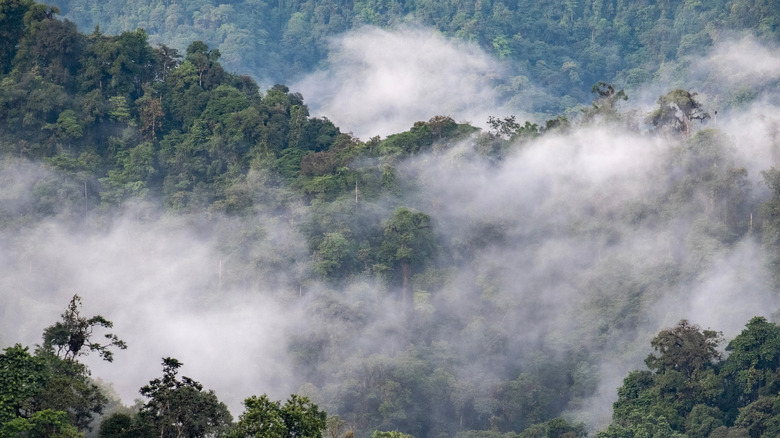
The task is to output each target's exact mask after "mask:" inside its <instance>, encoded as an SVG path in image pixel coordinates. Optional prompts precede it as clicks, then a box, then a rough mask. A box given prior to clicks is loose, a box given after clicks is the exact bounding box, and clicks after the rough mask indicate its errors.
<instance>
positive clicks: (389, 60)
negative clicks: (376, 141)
mask: <svg viewBox="0 0 780 438" xmlns="http://www.w3.org/2000/svg"><path fill="white" fill-rule="evenodd" d="M501 75H502V66H501V64H500V63H499V62H498V61H497V60H495V59H494V58H492V57H491V56H489V55H488V54H486V53H485V52H484V51H482V50H481V49H480V48H478V47H477V46H475V45H473V44H467V43H463V42H457V41H453V40H448V39H446V38H444V37H443V36H442V35H441V34H440V33H438V32H436V31H434V30H431V29H425V28H420V27H402V28H399V29H395V30H383V29H379V28H375V27H363V28H361V29H358V30H356V31H353V32H349V33H347V34H344V35H342V36H339V37H337V38H334V39H333V40H332V41H331V51H330V55H329V57H328V62H327V64H326V68H325V69H324V70H322V71H320V72H317V73H314V74H312V75H310V76H308V77H306V78H304V79H303V80H301V81H300V82H298V83H296V84H293V85H292V86H291V89H293V90H295V91H299V92H301V93H302V94H303V96H304V98H305V99H306V102H307V103H308V105H309V106H310V108H311V110H312V113H313V114H316V115H318V116H325V117H328V118H329V119H331V120H332V121H333V122H334V123H335V124H336V126H339V127H340V128H342V130H344V131H351V132H352V133H354V134H355V135H356V136H357V137H359V138H361V139H363V140H368V138H370V137H373V136H375V135H379V136H387V135H389V134H393V133H397V132H403V131H406V130H408V129H409V127H411V126H412V124H413V123H414V122H416V121H418V120H428V119H430V118H431V117H434V116H436V115H448V116H450V117H452V118H454V119H456V120H457V121H469V122H471V123H473V124H475V125H481V124H484V123H485V122H486V120H487V118H488V115H501V114H502V113H500V112H499V113H497V111H499V109H498V108H497V107H498V106H499V105H498V104H499V102H498V99H497V95H496V92H495V91H494V85H495V80H496V79H497V78H500V77H501Z"/></svg>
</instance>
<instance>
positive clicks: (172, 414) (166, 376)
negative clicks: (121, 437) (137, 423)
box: [139, 357, 233, 438]
mask: <svg viewBox="0 0 780 438" xmlns="http://www.w3.org/2000/svg"><path fill="white" fill-rule="evenodd" d="M162 365H163V377H162V378H157V379H154V380H151V381H150V382H149V384H148V385H145V386H144V387H142V388H141V391H140V392H141V395H143V396H145V397H148V398H149V401H147V402H146V404H145V405H144V406H143V407H142V408H141V411H140V413H139V418H140V420H141V422H142V424H143V425H144V427H145V428H146V429H147V430H149V431H151V434H152V436H155V437H159V438H168V437H177V438H179V437H184V438H199V437H203V436H211V435H213V434H219V433H222V432H224V431H226V430H227V428H228V427H229V426H230V423H231V422H232V421H233V418H232V416H231V415H230V411H228V408H227V406H225V404H224V403H222V402H220V401H219V400H218V399H217V396H216V394H214V391H203V385H201V384H200V383H199V382H196V381H195V380H193V379H191V378H189V377H186V376H184V377H182V379H181V380H179V379H178V378H177V377H176V375H177V374H178V371H179V368H180V367H181V366H182V363H181V362H179V361H178V360H176V359H173V358H170V357H166V358H164V359H163V362H162Z"/></svg>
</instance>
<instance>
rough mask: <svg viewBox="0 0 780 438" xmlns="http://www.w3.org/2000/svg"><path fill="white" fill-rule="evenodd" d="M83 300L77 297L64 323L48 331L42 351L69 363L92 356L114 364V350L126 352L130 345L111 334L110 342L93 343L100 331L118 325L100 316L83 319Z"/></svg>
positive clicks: (69, 306) (65, 313) (64, 317)
mask: <svg viewBox="0 0 780 438" xmlns="http://www.w3.org/2000/svg"><path fill="white" fill-rule="evenodd" d="M80 307H81V298H80V297H79V296H78V295H74V296H73V298H72V299H71V300H70V303H69V304H68V307H67V309H66V310H65V312H64V313H63V314H62V321H61V322H57V323H56V324H54V325H52V326H50V327H48V328H46V330H44V332H43V345H42V346H41V349H42V350H43V351H46V352H51V353H54V354H56V355H57V356H59V357H61V358H63V359H65V360H66V361H68V360H73V359H75V358H76V357H79V356H84V355H87V354H89V353H90V352H95V353H98V354H99V355H100V357H101V358H103V360H106V361H108V362H111V361H113V360H114V353H113V352H112V351H111V350H110V348H112V347H116V348H119V349H120V350H124V349H126V348H127V344H125V342H124V341H122V340H121V339H119V338H118V337H117V336H116V335H114V334H111V333H107V334H105V335H104V337H105V338H106V340H107V341H108V342H106V343H100V342H97V341H95V339H93V337H92V334H93V332H94V330H95V328H96V327H104V328H111V327H113V326H114V324H113V323H112V322H111V321H109V320H107V319H105V318H103V317H102V316H100V315H96V316H93V317H91V318H86V317H83V316H81V310H80Z"/></svg>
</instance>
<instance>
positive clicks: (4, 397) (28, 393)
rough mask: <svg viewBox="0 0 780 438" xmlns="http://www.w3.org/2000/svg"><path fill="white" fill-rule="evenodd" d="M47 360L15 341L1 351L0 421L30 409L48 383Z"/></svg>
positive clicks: (1, 422) (0, 422) (17, 415)
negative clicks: (32, 353)
mask: <svg viewBox="0 0 780 438" xmlns="http://www.w3.org/2000/svg"><path fill="white" fill-rule="evenodd" d="M46 380H47V373H46V362H45V361H44V360H43V359H42V358H40V357H36V356H33V355H31V354H30V353H29V352H28V348H27V347H22V346H21V345H20V344H16V345H14V346H13V347H8V348H6V349H5V350H3V354H2V355H0V424H3V423H5V422H7V421H10V420H12V419H14V418H16V417H21V416H22V415H24V414H25V413H26V412H30V411H31V404H32V402H33V398H34V397H35V396H36V395H38V393H39V392H40V391H41V389H42V388H43V386H44V385H45V384H46Z"/></svg>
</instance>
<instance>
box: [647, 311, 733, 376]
mask: <svg viewBox="0 0 780 438" xmlns="http://www.w3.org/2000/svg"><path fill="white" fill-rule="evenodd" d="M722 341H723V335H722V333H720V332H716V331H713V330H702V329H701V328H700V327H699V326H697V325H695V324H691V323H689V322H688V321H686V320H681V321H680V322H679V323H677V325H676V326H675V327H674V328H672V329H667V330H663V331H661V332H660V333H659V334H658V336H656V337H655V338H653V340H652V341H651V342H650V344H651V345H652V346H653V348H654V349H655V350H656V351H657V352H658V353H659V355H658V356H656V355H655V354H650V355H649V356H648V357H647V359H645V363H646V364H647V367H648V368H650V369H651V370H653V371H655V372H656V373H664V372H667V371H672V370H673V371H678V372H680V373H682V374H683V375H684V376H686V377H689V378H690V377H694V376H695V375H696V374H697V373H699V372H700V371H702V370H703V369H704V368H706V367H708V366H712V365H713V364H715V363H716V362H717V361H718V360H720V358H721V354H720V352H719V351H718V345H719V344H720V343H721V342H722Z"/></svg>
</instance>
